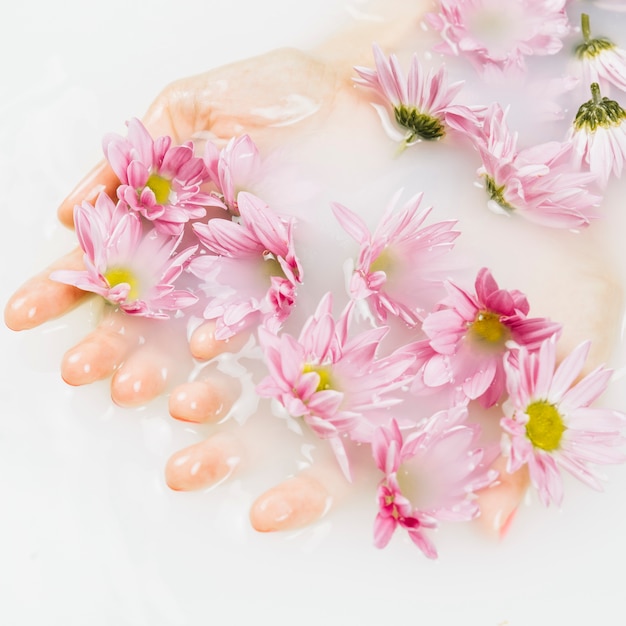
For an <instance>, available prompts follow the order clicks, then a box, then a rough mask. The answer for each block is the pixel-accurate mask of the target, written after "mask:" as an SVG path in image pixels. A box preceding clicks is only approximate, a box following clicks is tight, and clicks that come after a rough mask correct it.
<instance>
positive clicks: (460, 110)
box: [354, 45, 478, 146]
mask: <svg viewBox="0 0 626 626" xmlns="http://www.w3.org/2000/svg"><path fill="white" fill-rule="evenodd" d="M374 61H375V65H376V69H375V70H372V69H369V68H365V67H355V68H354V69H355V71H356V72H357V74H358V77H357V78H355V79H354V82H355V83H357V84H358V85H363V86H364V87H368V88H369V89H372V90H373V91H374V92H375V93H376V94H377V95H378V96H379V97H380V98H381V99H382V101H383V104H382V105H381V104H373V106H374V108H375V109H376V111H377V113H378V115H379V116H380V119H381V121H382V123H383V127H384V129H385V131H386V133H387V135H388V136H389V137H390V138H391V139H393V140H394V141H398V142H402V145H404V146H411V145H413V144H415V143H418V142H419V141H422V140H433V139H440V138H441V137H443V136H444V135H445V134H446V132H447V131H448V130H450V129H453V130H457V131H460V132H462V133H465V132H469V131H470V129H472V128H473V127H474V126H475V125H476V124H478V119H477V117H476V115H475V111H474V110H472V109H471V108H470V107H467V106H464V105H461V104H453V103H452V101H453V100H454V98H455V96H456V95H457V94H458V93H459V91H460V90H461V87H462V83H460V82H459V83H454V84H453V85H450V86H447V85H446V76H445V70H444V68H441V69H439V70H438V71H437V72H433V70H429V71H428V73H426V72H424V69H423V68H422V66H421V65H420V62H419V60H418V57H417V55H414V56H413V57H412V60H411V65H410V68H409V74H408V77H406V78H405V76H404V73H403V71H402V68H401V67H400V64H399V62H398V59H397V57H396V56H395V55H393V54H392V55H390V57H389V60H387V59H386V58H385V57H384V55H383V52H382V50H381V49H380V48H379V47H378V46H376V45H375V46H374Z"/></svg>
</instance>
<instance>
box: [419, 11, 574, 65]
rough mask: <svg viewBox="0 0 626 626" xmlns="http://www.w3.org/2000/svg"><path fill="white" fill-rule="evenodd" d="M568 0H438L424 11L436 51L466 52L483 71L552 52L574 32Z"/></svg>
mask: <svg viewBox="0 0 626 626" xmlns="http://www.w3.org/2000/svg"><path fill="white" fill-rule="evenodd" d="M566 4H567V0H440V1H439V10H438V11H437V12H435V13H428V14H427V15H426V21H427V23H428V24H429V25H430V26H431V27H432V28H433V29H434V30H436V31H437V32H438V33H439V34H440V36H441V39H442V42H441V43H439V44H437V45H436V46H435V47H434V49H435V50H436V51H437V52H442V53H444V54H450V55H454V56H463V57H465V58H467V59H468V61H470V63H472V64H473V65H474V67H475V68H476V69H477V70H478V71H479V72H481V73H483V74H489V73H491V72H493V71H494V70H495V71H503V72H505V71H511V70H516V71H524V70H525V68H526V61H525V59H526V57H527V56H530V55H552V54H556V53H557V52H559V50H561V48H562V47H563V38H564V37H565V36H566V35H568V33H569V32H570V24H569V21H568V18H567V14H566V11H565V5H566Z"/></svg>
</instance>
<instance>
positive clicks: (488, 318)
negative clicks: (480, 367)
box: [468, 311, 511, 348]
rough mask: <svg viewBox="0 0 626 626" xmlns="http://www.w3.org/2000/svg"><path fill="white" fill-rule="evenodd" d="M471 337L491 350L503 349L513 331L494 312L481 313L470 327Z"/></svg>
mask: <svg viewBox="0 0 626 626" xmlns="http://www.w3.org/2000/svg"><path fill="white" fill-rule="evenodd" d="M468 334H469V337H470V338H471V339H472V340H473V341H475V342H477V343H479V344H481V345H483V346H487V347H490V348H500V347H502V346H503V345H504V344H505V343H506V342H507V341H508V339H509V338H510V336H511V331H510V330H509V329H508V328H507V327H506V326H505V325H504V324H503V323H502V322H501V321H500V316H499V315H498V314H497V313H493V312H492V311H479V312H478V314H477V315H476V318H475V319H474V321H473V322H472V323H471V324H470V325H469V331H468Z"/></svg>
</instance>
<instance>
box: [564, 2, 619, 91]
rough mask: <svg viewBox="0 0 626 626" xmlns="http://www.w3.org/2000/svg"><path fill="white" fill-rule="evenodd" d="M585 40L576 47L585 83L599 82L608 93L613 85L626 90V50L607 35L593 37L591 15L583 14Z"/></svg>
mask: <svg viewBox="0 0 626 626" xmlns="http://www.w3.org/2000/svg"><path fill="white" fill-rule="evenodd" d="M581 31H582V35H583V42H582V43H581V44H579V45H578V46H577V47H576V58H577V59H578V61H579V68H580V73H581V78H582V81H583V84H584V85H590V84H591V83H598V84H599V85H600V88H601V89H602V90H604V91H605V92H607V93H608V91H609V90H610V87H611V86H612V85H613V86H615V87H617V88H618V89H621V90H622V91H626V51H625V50H623V49H622V48H619V47H618V46H617V45H616V44H615V43H613V42H612V41H611V40H610V39H608V38H607V37H593V38H592V37H591V28H590V25H589V15H587V13H583V14H582V15H581Z"/></svg>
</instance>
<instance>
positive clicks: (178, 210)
mask: <svg viewBox="0 0 626 626" xmlns="http://www.w3.org/2000/svg"><path fill="white" fill-rule="evenodd" d="M103 149H104V154H105V156H106V158H107V160H108V161H109V163H110V165H111V167H112V168H113V171H114V172H115V174H116V175H117V177H118V178H119V179H120V183H121V184H120V186H119V187H118V190H117V194H118V197H119V198H120V200H123V201H124V202H126V204H128V206H129V207H130V208H131V209H133V210H134V211H137V212H138V213H140V214H141V215H142V216H143V217H145V218H146V219H147V220H150V221H151V222H154V226H155V227H156V228H157V229H158V230H159V231H160V232H162V233H165V234H170V235H178V234H180V233H181V232H182V230H183V227H184V224H185V223H186V222H188V221H189V220H190V219H197V218H200V217H203V216H204V215H205V213H206V210H205V206H212V205H215V200H214V199H213V198H212V197H211V196H210V195H209V194H207V193H204V192H203V191H201V185H202V184H203V183H204V182H205V181H206V179H207V173H206V170H205V166H204V162H203V161H202V159H201V158H198V157H195V156H194V154H193V144H192V142H191V141H188V142H186V143H184V144H182V145H179V146H172V138H171V137H167V136H166V137H159V138H157V139H152V137H151V136H150V133H149V132H148V131H147V130H146V128H145V127H144V125H143V124H142V123H141V122H140V121H139V120H138V119H136V118H133V119H131V120H130V121H129V122H128V136H127V137H121V136H119V135H116V134H109V135H107V136H106V137H105V138H104V141H103Z"/></svg>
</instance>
